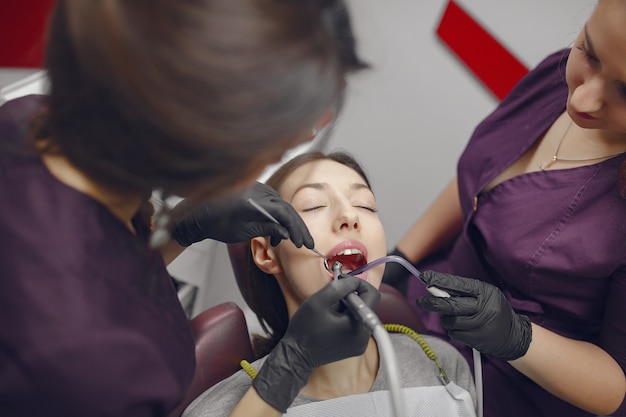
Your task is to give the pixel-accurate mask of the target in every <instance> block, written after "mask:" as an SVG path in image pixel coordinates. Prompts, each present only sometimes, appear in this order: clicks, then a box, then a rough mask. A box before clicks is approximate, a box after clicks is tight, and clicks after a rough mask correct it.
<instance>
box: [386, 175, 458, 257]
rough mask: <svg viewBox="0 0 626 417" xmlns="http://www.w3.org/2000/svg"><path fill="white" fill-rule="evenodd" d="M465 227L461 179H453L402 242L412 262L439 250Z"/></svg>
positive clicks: (402, 250) (403, 251) (399, 245)
mask: <svg viewBox="0 0 626 417" xmlns="http://www.w3.org/2000/svg"><path fill="white" fill-rule="evenodd" d="M462 227H463V213H462V212H461V202H460V200H459V191H458V184H457V179H456V178H455V179H454V180H452V181H451V182H450V183H449V184H448V185H447V186H446V188H444V190H443V191H442V192H441V194H440V195H439V196H438V197H437V199H436V200H435V201H434V202H433V204H432V205H431V206H430V207H429V208H428V210H426V212H425V213H424V215H423V216H422V217H420V218H419V219H418V220H417V221H416V222H415V223H414V224H413V226H412V227H411V228H410V229H409V231H408V232H407V233H406V234H405V235H404V237H403V238H402V240H401V241H400V242H399V243H398V245H397V248H398V249H399V250H400V251H401V252H402V253H404V254H405V255H406V257H407V258H408V260H409V261H411V262H412V263H416V262H419V261H420V260H421V259H422V258H424V257H425V256H427V255H429V254H430V253H432V252H434V251H435V250H437V249H439V248H440V247H441V246H442V245H444V244H445V243H446V242H448V241H449V240H450V239H452V238H453V237H454V236H456V235H457V234H458V233H459V232H460V231H461V228H462Z"/></svg>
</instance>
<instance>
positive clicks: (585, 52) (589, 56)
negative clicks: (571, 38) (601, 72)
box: [576, 41, 600, 65]
mask: <svg viewBox="0 0 626 417" xmlns="http://www.w3.org/2000/svg"><path fill="white" fill-rule="evenodd" d="M576 49H578V50H579V51H580V52H581V53H582V54H583V57H584V58H585V59H586V60H587V61H588V62H589V63H590V64H591V65H597V64H599V63H600V61H599V60H598V58H596V57H595V56H593V55H592V54H591V53H590V52H589V51H588V50H587V47H586V45H585V42H584V41H583V42H581V43H580V44H578V46H577V47H576Z"/></svg>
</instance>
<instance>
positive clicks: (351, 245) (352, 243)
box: [326, 240, 367, 266]
mask: <svg viewBox="0 0 626 417" xmlns="http://www.w3.org/2000/svg"><path fill="white" fill-rule="evenodd" d="M346 249H358V250H360V251H361V253H362V254H363V258H365V260H366V261H367V248H366V247H365V245H364V244H363V243H361V242H359V241H358V240H344V241H343V242H341V243H339V244H338V245H336V246H335V247H333V248H332V249H331V250H329V251H328V253H327V254H326V257H328V258H331V257H333V256H335V255H337V254H338V253H339V252H342V251H344V250H346ZM329 266H332V265H329Z"/></svg>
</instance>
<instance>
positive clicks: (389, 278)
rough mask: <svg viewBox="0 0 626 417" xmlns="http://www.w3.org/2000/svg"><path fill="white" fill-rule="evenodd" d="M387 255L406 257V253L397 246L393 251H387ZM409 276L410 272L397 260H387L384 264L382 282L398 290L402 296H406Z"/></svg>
mask: <svg viewBox="0 0 626 417" xmlns="http://www.w3.org/2000/svg"><path fill="white" fill-rule="evenodd" d="M387 255H397V256H399V257H401V258H404V259H406V255H405V254H404V253H402V252H400V250H398V248H394V249H393V251H391V252H390V253H388V254H387ZM410 277H411V273H410V272H409V271H407V269H406V268H405V267H404V266H402V264H399V263H397V262H387V263H386V264H385V273H384V274H383V282H384V283H385V284H387V285H391V286H392V287H394V288H395V289H396V290H398V291H400V292H401V293H402V294H403V295H404V296H406V293H407V289H408V286H409V278H410Z"/></svg>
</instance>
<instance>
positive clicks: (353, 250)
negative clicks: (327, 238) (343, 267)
mask: <svg viewBox="0 0 626 417" xmlns="http://www.w3.org/2000/svg"><path fill="white" fill-rule="evenodd" d="M361 254H362V252H361V251H360V250H358V249H356V248H348V249H344V250H342V251H340V252H339V253H337V255H335V256H339V255H361Z"/></svg>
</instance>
